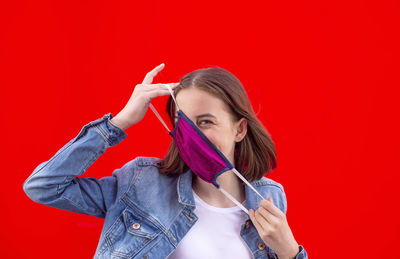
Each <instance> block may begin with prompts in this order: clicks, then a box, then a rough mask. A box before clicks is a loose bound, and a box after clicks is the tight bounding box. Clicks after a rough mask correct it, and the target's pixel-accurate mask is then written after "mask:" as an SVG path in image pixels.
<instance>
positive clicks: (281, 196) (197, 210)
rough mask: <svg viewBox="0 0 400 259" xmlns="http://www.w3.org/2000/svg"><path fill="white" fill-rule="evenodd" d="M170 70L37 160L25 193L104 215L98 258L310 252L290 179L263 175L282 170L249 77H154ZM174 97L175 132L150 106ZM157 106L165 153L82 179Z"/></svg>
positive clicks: (204, 72) (220, 72) (170, 108)
mask: <svg viewBox="0 0 400 259" xmlns="http://www.w3.org/2000/svg"><path fill="white" fill-rule="evenodd" d="M163 68H164V64H161V65H159V66H157V67H156V68H154V69H153V70H152V71H151V72H149V73H148V74H147V75H146V77H145V79H144V81H143V82H142V84H139V85H137V86H136V87H135V89H134V91H133V93H132V95H131V97H130V99H129V101H128V103H127V104H126V105H125V107H124V108H123V109H122V110H121V111H120V112H119V113H118V114H117V115H116V116H115V117H113V116H112V115H111V113H108V114H106V115H104V116H103V118H100V119H97V120H95V121H92V122H90V123H89V124H87V125H85V126H84V127H83V128H82V130H81V131H80V133H79V134H78V135H77V136H76V137H75V138H74V139H72V140H71V141H69V142H68V143H67V144H66V145H65V146H64V147H62V148H61V149H60V150H59V151H58V152H57V153H56V154H55V155H54V156H53V157H52V158H51V159H50V160H48V161H46V162H43V163H41V164H40V165H38V167H37V168H36V169H35V170H34V172H33V173H32V175H31V176H30V177H29V178H28V179H27V180H26V181H25V183H24V186H23V188H24V191H25V193H26V194H27V195H28V196H29V197H30V198H31V199H32V200H34V201H36V202H38V203H41V204H45V205H48V206H52V207H55V208H59V209H64V210H69V211H73V212H77V213H82V214H88V215H93V216H96V217H100V218H105V221H104V225H103V229H102V233H101V236H100V240H99V243H98V247H97V250H96V253H95V256H94V258H167V257H168V258H170V259H171V258H172V259H174V258H189V259H190V258H279V259H282V258H307V253H306V251H305V250H304V248H303V247H302V246H301V245H299V244H298V243H297V242H296V240H295V239H294V237H293V234H292V232H291V230H290V228H289V226H288V223H287V221H286V217H285V213H286V208H287V205H286V196H285V193H284V191H283V187H282V185H280V184H279V183H277V182H275V181H273V180H271V179H268V178H266V177H264V174H265V173H267V172H268V171H270V170H272V169H274V168H275V167H276V157H275V148H274V145H273V142H272V140H271V139H270V137H269V134H268V133H267V131H266V130H265V129H264V128H263V127H262V124H261V123H260V122H259V120H258V119H257V118H256V116H255V114H254V111H253V109H252V107H251V104H250V101H249V99H248V97H247V94H246V92H245V90H244V88H243V86H242V84H241V83H240V81H239V80H238V79H237V78H236V77H235V76H234V75H233V74H231V73H230V72H228V71H227V70H224V69H222V68H218V67H212V68H208V69H199V70H196V71H193V72H191V73H189V74H187V75H186V76H184V77H183V78H182V80H181V82H180V83H175V84H152V82H153V79H154V77H155V76H156V75H157V73H159V72H160V71H161V70H162V69H163ZM165 95H171V97H170V98H169V99H168V102H167V113H168V115H169V118H170V120H171V123H172V124H173V125H174V130H173V131H170V130H169V129H168V127H167V125H166V124H165V123H164V122H163V121H162V119H161V117H159V115H158V113H157V112H156V110H155V109H154V107H153V106H152V105H151V104H150V102H151V100H152V99H153V98H155V97H158V96H165ZM174 97H176V98H174ZM149 105H150V107H151V109H152V110H153V112H154V113H155V114H156V115H157V116H158V118H159V119H160V120H161V122H162V123H163V125H164V127H165V128H166V129H167V130H168V132H169V133H170V135H171V136H172V137H173V140H171V144H170V149H169V151H168V153H167V155H166V156H165V158H164V159H159V158H155V157H137V158H135V159H134V160H132V161H130V162H128V163H126V164H125V165H124V166H123V167H122V168H120V169H117V170H115V171H114V172H113V174H112V176H108V177H103V178H101V179H96V178H93V177H87V178H83V177H77V176H79V175H82V174H83V173H84V172H85V171H86V169H87V168H88V167H89V166H90V165H91V164H92V163H93V162H94V161H95V160H96V159H97V158H98V157H99V156H100V155H101V154H103V153H104V152H105V151H106V149H107V148H108V147H111V146H114V145H117V144H118V143H120V142H121V141H122V140H123V139H124V138H125V137H126V136H127V134H126V133H125V130H126V129H127V128H129V127H130V126H132V125H134V124H137V123H138V122H139V121H140V120H141V119H142V118H143V116H144V114H145V113H146V111H147V108H148V106H149ZM210 147H211V149H212V150H214V151H215V153H213V154H211V153H210V152H212V150H211V151H210ZM207 148H208V149H207ZM221 164H223V166H222V167H221V168H222V170H221V168H219V169H215V168H216V167H212V166H210V165H216V166H218V165H221ZM249 182H250V183H249ZM210 183H211V184H210ZM244 183H246V184H244ZM216 187H217V188H216ZM260 197H261V198H260ZM263 197H268V199H264V198H263Z"/></svg>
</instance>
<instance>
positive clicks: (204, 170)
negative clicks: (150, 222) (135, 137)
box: [150, 84, 264, 214]
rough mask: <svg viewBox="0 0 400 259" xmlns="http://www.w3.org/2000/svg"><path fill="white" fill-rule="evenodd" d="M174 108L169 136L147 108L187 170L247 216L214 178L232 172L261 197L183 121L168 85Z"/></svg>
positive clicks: (197, 129)
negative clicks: (172, 140)
mask: <svg viewBox="0 0 400 259" xmlns="http://www.w3.org/2000/svg"><path fill="white" fill-rule="evenodd" d="M165 86H166V87H167V88H168V90H169V92H170V93H171V96H172V98H173V100H174V102H175V104H176V106H177V107H178V111H177V113H178V119H177V122H176V123H175V128H174V130H173V131H172V132H171V131H170V130H169V128H168V127H167V125H166V124H165V122H164V121H163V119H162V118H161V116H160V115H159V114H158V112H157V111H156V110H155V108H154V107H153V105H152V104H150V108H151V109H152V111H153V112H154V113H155V115H156V116H157V117H158V119H159V120H160V121H161V123H162V124H163V125H164V127H165V128H166V129H167V130H168V134H169V135H171V137H172V138H173V139H174V141H175V144H176V146H177V148H178V152H179V155H180V156H181V158H182V159H183V161H185V163H186V164H187V166H188V167H189V168H190V169H191V170H192V172H193V173H195V174H196V175H197V176H198V177H200V178H201V179H203V180H204V181H206V182H209V183H212V184H213V185H214V186H215V187H216V188H218V189H219V190H221V191H222V192H223V193H224V194H225V195H226V196H227V197H228V198H229V199H230V200H231V201H232V202H234V203H235V204H236V205H238V206H239V207H240V208H241V209H242V210H243V211H245V212H246V213H247V214H248V211H247V209H246V208H244V207H243V205H242V204H240V203H239V202H238V201H237V200H236V199H235V198H233V197H232V196H231V195H230V194H229V193H227V192H226V191H225V190H224V189H223V188H221V187H220V186H219V184H218V183H217V177H218V176H219V175H221V174H222V173H224V172H226V171H229V170H232V171H233V172H234V173H235V174H236V175H237V176H238V177H239V178H240V179H241V180H242V181H244V182H245V183H246V184H247V185H248V186H249V187H250V188H251V189H252V190H253V191H255V192H256V193H257V194H258V195H259V196H260V197H261V198H262V199H264V198H263V197H262V196H261V194H259V193H258V191H257V190H256V189H255V188H254V187H253V186H252V185H251V184H250V183H249V182H248V181H247V180H246V179H245V178H244V177H243V176H242V175H241V174H240V173H239V172H238V171H237V170H236V169H235V168H234V166H233V165H232V163H231V162H230V161H229V160H228V159H227V158H226V157H225V155H224V154H223V153H222V152H221V151H220V150H219V149H218V148H217V147H216V146H215V145H214V144H213V143H211V141H210V140H209V139H208V138H207V137H206V136H205V135H204V134H203V132H201V131H200V129H199V128H198V127H197V126H196V125H195V124H194V123H193V121H191V120H190V119H189V117H187V116H186V115H185V114H184V113H183V111H182V110H180V109H179V106H178V104H177V103H176V100H175V97H174V92H173V91H172V89H171V87H170V86H169V85H167V84H166V85H165Z"/></svg>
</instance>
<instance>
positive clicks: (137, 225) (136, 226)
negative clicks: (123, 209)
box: [132, 223, 140, 229]
mask: <svg viewBox="0 0 400 259" xmlns="http://www.w3.org/2000/svg"><path fill="white" fill-rule="evenodd" d="M132 228H133V229H139V228H140V224H139V223H134V224H133V225H132Z"/></svg>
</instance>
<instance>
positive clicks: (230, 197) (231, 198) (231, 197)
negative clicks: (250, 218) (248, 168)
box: [219, 168, 265, 214]
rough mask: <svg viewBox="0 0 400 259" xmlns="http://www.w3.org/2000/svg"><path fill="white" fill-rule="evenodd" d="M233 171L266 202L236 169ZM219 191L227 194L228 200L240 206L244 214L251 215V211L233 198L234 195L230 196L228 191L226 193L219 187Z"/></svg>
mask: <svg viewBox="0 0 400 259" xmlns="http://www.w3.org/2000/svg"><path fill="white" fill-rule="evenodd" d="M232 171H233V172H234V173H235V174H236V175H237V176H238V177H239V178H240V179H241V180H242V181H243V182H245V183H246V184H247V185H248V186H249V187H250V188H251V189H252V190H253V191H254V192H255V193H257V195H258V196H260V197H261V199H263V200H265V199H264V197H263V196H262V195H261V194H260V193H259V192H258V191H257V190H256V189H255V188H254V187H253V186H252V185H251V184H250V183H249V182H248V181H247V180H246V178H244V177H243V175H241V174H240V173H239V172H238V171H237V170H236V169H235V168H233V169H232ZM219 190H220V191H221V192H222V193H223V194H225V196H226V197H228V199H230V200H231V201H232V202H233V203H235V204H236V205H237V206H239V207H240V208H241V209H242V210H243V211H244V212H246V213H247V214H249V211H248V210H247V209H246V208H245V207H244V206H243V205H242V204H240V203H239V202H238V201H237V200H236V199H235V198H233V196H232V195H230V194H229V193H228V192H227V191H225V190H224V189H223V188H222V187H219Z"/></svg>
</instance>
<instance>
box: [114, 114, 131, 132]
mask: <svg viewBox="0 0 400 259" xmlns="http://www.w3.org/2000/svg"><path fill="white" fill-rule="evenodd" d="M110 122H111V123H112V124H114V125H115V126H117V127H118V128H120V129H122V130H126V129H127V128H129V125H128V124H127V123H126V122H124V121H123V120H121V119H120V118H118V117H113V118H112V119H111V120H110Z"/></svg>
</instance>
